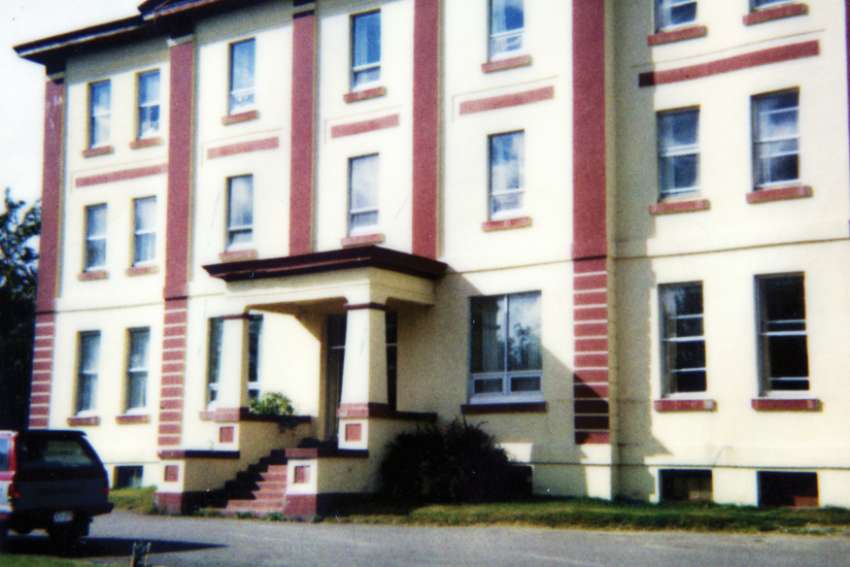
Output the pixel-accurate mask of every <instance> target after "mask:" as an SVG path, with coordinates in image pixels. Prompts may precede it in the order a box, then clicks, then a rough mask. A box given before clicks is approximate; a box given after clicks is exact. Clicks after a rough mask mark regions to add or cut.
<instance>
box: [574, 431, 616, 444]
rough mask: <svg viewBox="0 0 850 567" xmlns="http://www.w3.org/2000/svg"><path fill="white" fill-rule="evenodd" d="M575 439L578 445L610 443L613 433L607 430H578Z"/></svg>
mask: <svg viewBox="0 0 850 567" xmlns="http://www.w3.org/2000/svg"><path fill="white" fill-rule="evenodd" d="M575 440H576V444H577V445H608V444H609V443H611V434H610V433H608V432H607V431H576V434H575Z"/></svg>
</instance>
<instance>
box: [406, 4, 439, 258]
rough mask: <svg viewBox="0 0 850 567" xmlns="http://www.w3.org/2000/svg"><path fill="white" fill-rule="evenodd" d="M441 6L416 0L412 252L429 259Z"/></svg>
mask: <svg viewBox="0 0 850 567" xmlns="http://www.w3.org/2000/svg"><path fill="white" fill-rule="evenodd" d="M440 5H441V2H435V1H434V0H415V3H414V18H413V181H412V189H413V195H412V200H411V202H412V207H411V209H412V212H413V253H414V254H415V255H417V256H423V257H425V258H430V259H435V258H437V246H438V242H437V223H438V195H439V187H438V181H439V164H440V157H439V156H440V148H439V138H440V63H439V62H440Z"/></svg>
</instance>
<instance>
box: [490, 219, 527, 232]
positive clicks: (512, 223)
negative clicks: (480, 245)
mask: <svg viewBox="0 0 850 567" xmlns="http://www.w3.org/2000/svg"><path fill="white" fill-rule="evenodd" d="M528 226H531V217H517V218H514V219H503V220H489V221H484V222H482V223H481V230H483V231H484V232H494V231H497V230H510V229H512V228H526V227H528Z"/></svg>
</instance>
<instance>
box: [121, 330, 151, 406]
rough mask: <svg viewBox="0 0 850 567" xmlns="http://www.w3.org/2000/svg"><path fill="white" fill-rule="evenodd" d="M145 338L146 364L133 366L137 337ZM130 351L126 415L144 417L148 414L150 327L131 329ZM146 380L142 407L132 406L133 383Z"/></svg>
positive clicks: (128, 334) (128, 354)
mask: <svg viewBox="0 0 850 567" xmlns="http://www.w3.org/2000/svg"><path fill="white" fill-rule="evenodd" d="M140 336H145V337H146V338H145V340H146V341H147V345H146V346H145V356H144V364H143V365H142V366H132V363H133V345H134V341H135V340H136V337H140ZM127 338H128V345H127V346H128V349H127V402H126V404H125V408H124V410H125V411H124V413H125V414H126V415H144V414H147V413H148V383H149V380H148V378H149V377H150V341H151V332H150V328H149V327H137V328H133V329H129V330H128V332H127ZM138 379H142V380H144V386H145V387H144V388H143V390H144V399H143V400H142V404H141V405H131V404H132V402H133V400H132V397H131V396H132V392H133V381H134V380H138Z"/></svg>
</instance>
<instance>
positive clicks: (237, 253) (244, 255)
mask: <svg viewBox="0 0 850 567" xmlns="http://www.w3.org/2000/svg"><path fill="white" fill-rule="evenodd" d="M218 259H219V260H221V261H222V262H245V261H246V260H256V259H257V251H256V250H254V249H253V248H252V249H246V250H225V251H224V252H222V253H220V254H219V255H218Z"/></svg>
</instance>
